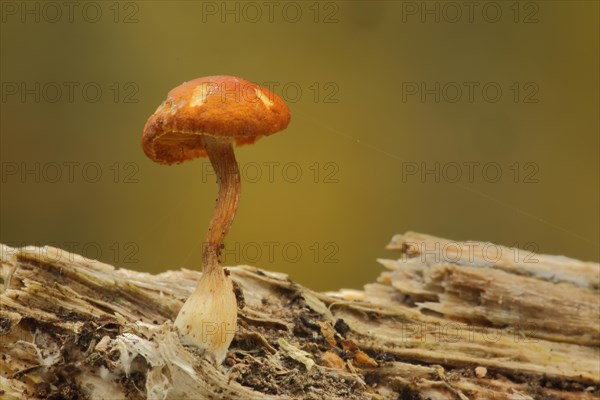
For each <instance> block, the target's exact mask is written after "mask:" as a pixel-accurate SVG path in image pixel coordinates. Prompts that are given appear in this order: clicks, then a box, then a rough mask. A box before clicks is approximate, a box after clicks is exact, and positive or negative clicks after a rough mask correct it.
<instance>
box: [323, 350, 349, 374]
mask: <svg viewBox="0 0 600 400" xmlns="http://www.w3.org/2000/svg"><path fill="white" fill-rule="evenodd" d="M323 366H325V367H327V368H335V369H341V370H343V369H344V366H345V364H344V360H342V359H341V357H340V356H338V355H337V354H335V353H334V352H333V351H327V352H325V354H323Z"/></svg>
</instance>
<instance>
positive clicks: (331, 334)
mask: <svg viewBox="0 0 600 400" xmlns="http://www.w3.org/2000/svg"><path fill="white" fill-rule="evenodd" d="M319 325H320V326H321V334H322V335H323V337H324V338H325V340H326V341H327V343H329V345H330V346H331V347H336V346H337V342H336V341H335V329H334V328H333V326H331V324H330V323H329V322H328V321H325V322H320V323H319Z"/></svg>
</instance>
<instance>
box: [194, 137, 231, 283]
mask: <svg viewBox="0 0 600 400" xmlns="http://www.w3.org/2000/svg"><path fill="white" fill-rule="evenodd" d="M202 140H203V142H204V148H205V149H206V153H207V154H208V158H209V159H210V163H211V164H212V166H213V169H214V170H215V174H216V175H217V183H218V185H219V197H218V199H217V205H216V206H215V210H214V212H213V216H212V219H211V220H210V225H209V226H208V232H207V234H206V242H205V244H204V246H205V247H204V251H203V253H202V267H203V271H204V272H215V271H216V269H218V268H219V266H220V264H221V259H220V256H221V249H222V248H223V241H224V240H225V236H226V235H227V232H229V228H230V227H231V223H232V222H233V218H234V217H235V212H236V210H237V206H238V201H239V199H240V188H241V183H240V171H239V169H238V164H237V161H236V160H235V154H234V152H233V142H232V140H231V139H220V138H216V137H213V136H208V135H206V136H204V137H203V139H202Z"/></svg>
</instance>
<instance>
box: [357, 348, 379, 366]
mask: <svg viewBox="0 0 600 400" xmlns="http://www.w3.org/2000/svg"><path fill="white" fill-rule="evenodd" d="M354 365H356V366H357V367H362V368H376V367H377V361H375V360H373V359H372V358H371V357H369V355H368V354H367V353H365V352H364V351H362V350H358V351H357V352H356V353H354Z"/></svg>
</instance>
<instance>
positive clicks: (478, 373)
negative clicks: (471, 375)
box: [475, 367, 487, 378]
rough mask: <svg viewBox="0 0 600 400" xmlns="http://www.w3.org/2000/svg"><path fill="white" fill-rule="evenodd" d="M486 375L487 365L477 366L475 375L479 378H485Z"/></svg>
mask: <svg viewBox="0 0 600 400" xmlns="http://www.w3.org/2000/svg"><path fill="white" fill-rule="evenodd" d="M486 375H487V368H486V367H476V368H475V376H477V377H478V378H485V376H486Z"/></svg>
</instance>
